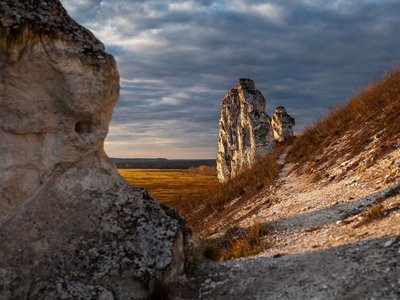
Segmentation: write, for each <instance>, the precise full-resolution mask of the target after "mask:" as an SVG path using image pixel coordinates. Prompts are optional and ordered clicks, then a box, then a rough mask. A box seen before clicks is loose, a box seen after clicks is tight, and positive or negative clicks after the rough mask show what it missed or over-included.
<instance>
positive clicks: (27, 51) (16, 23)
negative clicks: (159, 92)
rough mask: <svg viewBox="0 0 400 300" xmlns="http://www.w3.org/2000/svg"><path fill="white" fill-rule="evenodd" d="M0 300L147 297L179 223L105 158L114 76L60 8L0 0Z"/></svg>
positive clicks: (170, 258) (178, 250) (177, 241)
mask: <svg viewBox="0 0 400 300" xmlns="http://www.w3.org/2000/svg"><path fill="white" fill-rule="evenodd" d="M0 16H1V17H0V23H1V28H0V115H1V116H0V140H1V143H0V299H145V298H147V297H149V295H150V294H151V293H152V290H153V289H154V286H155V282H156V281H157V280H168V279H169V278H172V277H173V276H174V275H176V274H177V273H179V272H181V271H182V268H183V242H182V239H183V237H182V233H181V227H182V221H181V219H180V217H179V216H178V215H177V214H176V213H175V211H173V210H171V209H168V208H166V207H160V206H159V205H158V204H157V203H156V202H155V201H154V200H153V199H152V198H150V197H149V195H148V194H147V193H146V191H144V190H143V189H141V188H137V187H131V186H129V185H128V184H127V183H126V182H125V181H124V180H123V179H122V178H121V177H120V176H119V175H118V173H117V171H116V169H115V167H114V166H113V164H112V163H111V162H110V161H109V159H108V157H107V156H106V155H105V153H104V150H103V141H104V138H105V136H106V134H107V132H108V124H109V122H110V119H111V115H112V111H113V107H114V105H115V103H116V101H117V98H118V95H119V75H118V71H117V69H116V64H115V61H114V59H113V57H112V56H110V55H109V54H107V53H106V52H105V51H104V47H103V45H102V43H101V42H99V41H98V40H97V39H96V38H95V37H94V36H93V34H92V33H90V32H89V31H88V30H86V29H84V28H82V27H81V26H79V25H78V24H77V23H75V22H74V21H73V20H72V19H71V18H69V17H68V15H67V13H66V11H65V10H64V8H63V7H62V5H61V4H60V3H59V1H58V0H51V1H50V0H49V1H37V0H30V1H25V0H3V1H1V2H0Z"/></svg>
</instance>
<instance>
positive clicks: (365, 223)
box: [181, 143, 400, 299]
mask: <svg viewBox="0 0 400 300" xmlns="http://www.w3.org/2000/svg"><path fill="white" fill-rule="evenodd" d="M336 147H340V143H339V144H337V145H336ZM366 151H371V149H366V150H365V151H364V152H366ZM367 154H370V153H364V156H362V155H361V156H360V157H364V158H365V159H364V160H367V159H368V157H370V155H367ZM360 157H354V158H352V159H348V158H343V161H338V162H337V163H336V164H335V165H334V166H330V167H329V168H327V169H326V177H325V178H322V179H319V180H316V179H315V178H314V177H312V176H309V175H305V174H296V173H295V172H291V171H292V169H293V167H294V166H292V165H285V166H284V167H283V169H282V172H281V175H280V178H279V180H278V181H277V183H276V185H275V186H274V187H272V188H271V189H268V190H265V191H263V192H262V193H260V194H259V195H258V196H257V197H255V198H253V199H250V200H248V201H247V202H246V203H242V204H241V205H237V202H238V201H240V199H238V200H237V201H236V202H234V203H236V204H234V206H235V207H237V208H235V209H233V210H231V213H230V214H229V215H228V216H226V218H224V219H222V220H221V222H220V224H219V225H218V226H216V227H215V228H213V230H214V234H213V235H211V237H216V236H219V235H222V234H223V233H224V230H225V229H224V228H226V227H227V226H232V225H239V226H240V227H249V226H251V224H253V223H254V222H255V221H257V222H260V223H267V224H268V225H269V227H270V233H269V234H268V235H266V236H265V237H264V243H263V244H264V247H265V250H264V251H263V252H262V253H260V254H258V255H256V256H254V257H246V258H241V259H237V260H231V261H226V262H223V263H217V262H211V261H208V262H204V263H202V264H200V265H199V266H198V268H197V270H196V273H195V274H194V275H195V276H194V277H195V278H196V279H192V281H191V282H190V285H191V293H187V295H186V298H198V299H399V298H400V183H399V182H400V171H399V170H400V167H399V166H400V149H397V150H395V151H393V152H391V153H390V154H388V155H386V156H385V157H384V158H382V159H380V160H379V161H377V162H375V163H373V164H372V165H371V164H370V165H369V164H364V163H363V160H362V159H361V161H360ZM283 160H284V159H283V157H282V162H283ZM355 160H359V162H358V163H357V167H355V168H348V169H346V166H348V165H352V164H353V163H354V161H355ZM341 169H344V170H341ZM338 174H345V176H338ZM181 296H182V297H181V298H185V296H184V295H181Z"/></svg>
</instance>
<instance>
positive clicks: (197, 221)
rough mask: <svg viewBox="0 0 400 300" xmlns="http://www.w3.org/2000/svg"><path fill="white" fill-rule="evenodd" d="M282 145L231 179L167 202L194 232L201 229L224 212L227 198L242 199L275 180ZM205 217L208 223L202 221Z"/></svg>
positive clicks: (216, 219)
mask: <svg viewBox="0 0 400 300" xmlns="http://www.w3.org/2000/svg"><path fill="white" fill-rule="evenodd" d="M284 147H285V146H284V145H282V146H280V147H277V148H276V150H275V151H274V152H273V153H272V154H270V155H267V156H265V157H262V158H260V159H258V160H257V162H256V163H255V164H254V165H253V166H252V167H251V168H249V169H247V170H245V171H244V172H242V173H241V174H240V175H238V176H237V177H235V178H234V179H231V180H229V181H228V182H225V183H219V184H216V185H213V186H209V187H207V188H204V189H203V190H202V191H201V192H199V193H196V194H194V193H192V194H190V195H189V194H182V196H181V197H178V198H177V199H176V201H172V202H170V205H171V206H173V207H175V208H177V209H178V210H179V212H180V213H181V214H182V215H183V216H184V217H185V219H186V221H187V223H188V224H190V225H191V226H192V227H193V228H194V229H195V230H196V231H197V232H201V231H203V230H204V229H206V228H207V227H209V226H210V225H211V224H212V222H213V221H218V220H219V219H220V218H221V217H222V216H223V215H224V214H226V207H225V206H226V204H228V203H229V202H230V201H232V200H234V199H235V198H237V197H242V201H244V200H245V199H247V198H250V197H251V196H253V195H255V194H256V193H258V192H260V191H261V190H262V189H263V188H265V187H268V186H269V185H271V184H272V182H274V181H275V179H276V177H277V175H278V173H279V171H280V170H281V166H280V165H279V164H278V163H277V159H278V157H279V155H280V154H282V152H283V150H284ZM242 201H240V202H242ZM238 205H240V203H238ZM205 219H207V222H204V220H205Z"/></svg>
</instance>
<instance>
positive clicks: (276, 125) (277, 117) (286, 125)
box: [271, 106, 295, 143]
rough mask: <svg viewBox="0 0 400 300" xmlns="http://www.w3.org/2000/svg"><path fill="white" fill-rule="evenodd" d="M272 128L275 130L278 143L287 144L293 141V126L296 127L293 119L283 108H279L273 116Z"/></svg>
mask: <svg viewBox="0 0 400 300" xmlns="http://www.w3.org/2000/svg"><path fill="white" fill-rule="evenodd" d="M271 124H272V128H273V130H274V138H275V140H276V141H277V142H279V143H281V142H285V141H290V140H292V139H293V129H292V128H293V126H294V125H295V121H294V118H292V117H291V116H290V115H289V114H288V113H287V112H286V109H285V108H284V107H283V106H278V107H277V108H276V109H275V112H274V114H273V115H272V122H271Z"/></svg>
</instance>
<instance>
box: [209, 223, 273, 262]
mask: <svg viewBox="0 0 400 300" xmlns="http://www.w3.org/2000/svg"><path fill="white" fill-rule="evenodd" d="M268 233H269V227H268V225H267V224H261V223H260V222H254V223H253V225H252V226H250V228H247V229H240V228H237V227H232V228H230V229H229V230H228V231H227V233H226V234H225V237H224V238H223V239H221V240H220V241H211V242H209V243H208V244H207V247H206V249H205V252H204V256H205V257H207V258H210V259H213V260H228V259H235V258H240V257H245V256H250V255H255V254H258V253H260V252H261V251H262V250H264V249H265V245H262V238H263V237H265V236H266V235H267V234H268Z"/></svg>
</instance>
